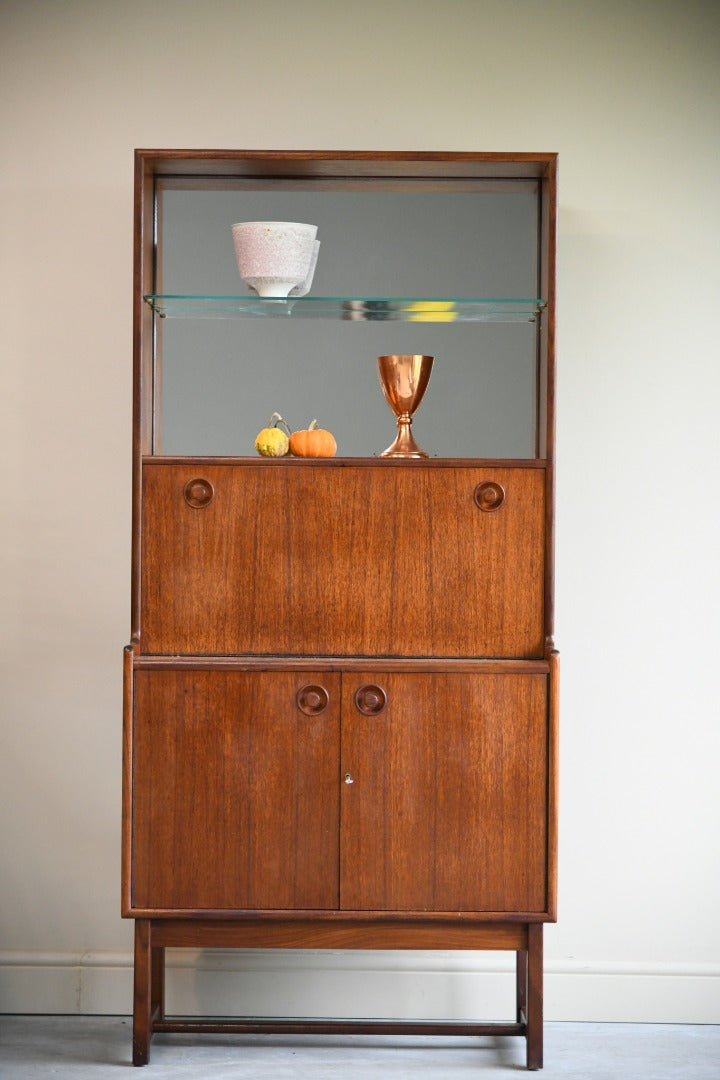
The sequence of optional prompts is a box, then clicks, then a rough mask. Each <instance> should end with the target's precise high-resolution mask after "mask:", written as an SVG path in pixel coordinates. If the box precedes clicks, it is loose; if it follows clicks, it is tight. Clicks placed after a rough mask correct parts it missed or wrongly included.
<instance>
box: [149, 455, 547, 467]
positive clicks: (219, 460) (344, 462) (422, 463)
mask: <svg viewBox="0 0 720 1080" xmlns="http://www.w3.org/2000/svg"><path fill="white" fill-rule="evenodd" d="M142 463H143V465H162V466H172V465H188V466H190V465H192V466H198V467H201V466H204V465H206V466H209V465H231V466H240V467H243V468H245V467H248V466H252V465H258V466H260V467H261V468H269V469H273V468H278V467H279V466H283V465H284V466H288V465H289V466H290V467H292V468H296V469H307V468H317V467H318V466H322V467H323V468H331V469H333V468H334V469H353V468H360V469H367V468H370V469H373V468H382V469H398V468H411V469H418V468H420V469H423V468H431V469H457V468H468V469H545V468H547V464H548V463H547V461H546V459H545V458H417V459H413V458H394V459H393V458H380V457H377V458H375V457H372V458H361V457H346V458H342V457H335V458H298V457H278V458H263V457H223V456H220V455H209V456H204V455H193V454H171V455H163V454H148V455H145V456H144V457H143V459H142Z"/></svg>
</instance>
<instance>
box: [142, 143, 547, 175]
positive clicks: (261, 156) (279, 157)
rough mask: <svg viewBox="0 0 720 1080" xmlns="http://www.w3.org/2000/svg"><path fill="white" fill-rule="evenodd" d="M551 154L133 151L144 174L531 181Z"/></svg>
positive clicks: (368, 151)
mask: <svg viewBox="0 0 720 1080" xmlns="http://www.w3.org/2000/svg"><path fill="white" fill-rule="evenodd" d="M557 159H558V155H557V153H555V152H552V153H514V152H513V153H510V152H508V153H505V152H499V151H488V152H477V151H457V152H438V151H404V150H403V151H376V150H183V149H136V150H135V161H136V164H137V165H138V166H139V167H140V168H141V169H142V171H143V172H144V173H146V174H150V175H155V176H172V175H174V174H178V173H184V174H190V175H203V174H208V173H210V174H212V175H215V176H223V175H225V176H265V175H271V176H297V175H300V176H306V177H324V176H334V177H337V176H340V177H342V176H347V177H352V176H368V177H371V176H375V177H430V178H447V179H452V178H473V177H477V178H481V179H484V178H488V179H497V178H504V177H508V178H518V179H537V178H542V177H544V176H547V175H549V174H550V173H551V172H552V171H553V170H554V169H555V167H556V164H557Z"/></svg>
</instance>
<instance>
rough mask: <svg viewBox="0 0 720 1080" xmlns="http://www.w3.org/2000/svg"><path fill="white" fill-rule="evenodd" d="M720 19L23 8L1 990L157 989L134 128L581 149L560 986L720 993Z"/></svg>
mask: <svg viewBox="0 0 720 1080" xmlns="http://www.w3.org/2000/svg"><path fill="white" fill-rule="evenodd" d="M719 43H720V6H718V5H717V4H715V3H712V2H708V3H697V2H684V3H677V2H662V0H656V2H653V0H648V2H642V0H639V2H634V3H627V2H614V0H604V2H603V3H597V2H586V0H576V2H570V0H567V2H560V0H555V2H541V0H491V2H487V3H483V2H481V0H444V3H443V4H438V3H428V2H425V0H396V2H392V0H389V2H388V0H385V2H378V0H365V2H364V3H363V4H358V5H357V6H351V5H350V4H342V3H335V2H329V0H328V2H327V3H323V2H318V0H309V2H306V3H303V4H299V3H290V2H286V0H276V2H274V3H272V4H270V3H267V4H259V5H255V4H250V3H244V2H238V0H235V2H229V0H206V2H205V3H203V4H197V3H195V2H193V3H190V2H187V0H173V2H166V3H160V2H154V0H143V2H140V0H122V2H119V3H118V2H115V3H112V2H109V0H64V2H62V3H57V2H54V0H14V2H13V0H11V2H6V3H4V4H3V5H2V7H1V8H0V48H1V49H2V54H1V55H0V114H1V117H2V120H1V128H0V129H1V131H2V142H1V144H0V154H1V155H2V169H1V175H0V214H2V229H1V232H0V237H1V239H0V259H1V260H2V262H1V271H2V280H1V282H0V311H1V313H2V314H1V316H0V339H1V350H2V351H1V362H2V377H3V390H2V396H1V397H0V405H1V408H2V412H3V423H2V438H3V442H4V447H3V454H4V456H3V474H2V509H3V529H2V548H3V559H4V564H3V571H2V589H3V594H4V596H3V601H2V613H3V623H4V640H3V646H2V658H3V666H4V671H3V674H2V686H1V690H0V708H1V710H2V752H1V753H0V799H1V800H2V806H3V815H2V823H1V825H0V830H1V832H0V867H1V870H0V873H1V874H2V903H1V904H0V1008H2V1009H5V1010H10V1011H13V1010H15V1011H17V1010H28V1011H29V1010H33V1009H37V1010H39V1011H42V1010H43V1009H48V1010H51V1011H75V1010H77V1011H89V1012H92V1011H103V1010H107V1011H126V1010H127V1009H128V1008H129V1001H130V997H129V989H130V979H129V966H128V963H129V949H130V942H131V926H130V924H128V923H123V922H121V920H120V918H119V906H120V901H119V839H120V834H119V822H120V805H119V804H120V693H121V678H120V676H121V648H122V645H123V643H124V642H125V641H126V639H127V637H128V632H129V631H128V625H129V614H128V583H129V538H130V468H129V467H130V390H131V355H130V354H131V318H130V316H131V224H132V222H131V206H132V150H133V148H134V147H136V146H145V147H151V146H177V147H246V148H255V147H257V148H283V147H285V148H292V147H297V148H333V147H337V148H350V149H352V148H362V149H376V148H377V149H384V148H398V149H403V148H404V149H411V150H423V149H427V150H442V149H453V150H464V149H467V150H476V149H485V150H500V149H502V150H557V151H559V153H560V162H561V164H560V185H561V186H560V191H561V199H560V248H559V296H560V333H559V414H558V462H559V475H558V521H557V557H558V575H557V587H558V588H557V592H558V596H557V638H558V642H559V645H560V647H561V650H562V653H563V675H564V682H563V693H562V762H561V763H562V787H561V798H562V801H561V844H560V857H561V877H560V922H559V924H558V926H557V927H553V928H550V929H548V931H547V948H546V952H547V970H548V982H547V996H548V1005H547V1011H548V1015H549V1016H551V1017H553V1018H560V1019H567V1018H595V1019H610V1018H615V1019H620V1020H630V1019H655V1020H679V1021H680V1020H705V1021H707V1020H711V1019H714V1020H715V1021H716V1022H717V1021H718V1020H720V1015H718V1009H717V1007H716V1006H713V994H714V1001H715V1002H717V1001H718V997H719V995H718V986H719V984H720V923H719V922H718V918H717V912H718V910H719V909H720V877H719V874H720V871H719V869H718V862H717V858H716V853H717V836H718V834H719V833H720V810H719V804H720V800H718V797H717V762H718V760H720V724H719V723H718V719H719V717H718V695H717V678H716V676H715V675H714V672H713V667H714V666H716V665H714V655H713V654H714V652H715V651H716V650H717V648H718V645H719V644H720V642H719V640H718V638H719V635H718V618H717V611H718V607H719V606H720V604H719V600H720V597H718V573H717V532H718V512H717V492H718V486H717V468H718V449H719V448H718V435H717V432H718V426H719V425H718V422H717V412H718V391H719V390H720V364H719V363H718V360H720V356H719V349H718V328H717V306H718V285H719V284H720V280H719V274H718V253H719V252H720V228H719V225H720V220H719V218H720V214H719V206H720V199H719V198H718V174H719V169H718V166H720V160H719V151H718V147H719V146H720V121H719V117H720V74H719V73H720V44H719ZM488 960H489V958H488V957H483V956H480V957H476V956H472V955H469V956H468V955H461V956H440V957H438V956H433V957H423V956H413V955H409V956H403V957H401V959H400V961H399V964H400V966H399V968H395V967H394V965H393V962H392V958H390V957H387V956H384V955H382V956H372V957H370V958H369V959H368V957H364V956H362V955H361V956H359V957H343V956H342V955H340V954H331V955H330V956H327V957H324V958H323V959H322V960H320V959H319V958H317V957H314V956H312V955H310V956H305V955H302V954H301V955H299V956H298V955H296V956H292V957H288V958H287V967H285V966H284V962H285V958H284V957H282V956H280V957H278V956H274V957H269V956H266V955H265V954H260V955H259V956H255V957H252V958H243V957H242V956H241V957H239V958H237V957H223V956H220V957H219V958H218V957H215V958H214V959H213V958H211V957H209V956H207V955H205V956H202V957H199V958H195V957H194V956H193V955H189V956H185V957H184V958H183V964H182V965H181V966H177V967H176V968H174V969H173V975H172V977H173V980H174V981H173V986H174V987H175V988H176V990H175V992H176V993H177V994H178V995H179V999H180V1000H181V1001H182V1003H183V1004H184V1005H185V1006H186V1007H187V1006H189V1007H193V1006H194V1004H195V1003H196V1002H198V1001H199V1003H200V1005H201V1006H202V1005H204V1004H208V1007H210V1008H215V1009H218V1008H221V1009H223V1008H224V1009H225V1010H227V1009H228V1007H235V1006H236V1005H237V1006H238V1007H240V1008H246V1009H249V1011H262V1009H263V1008H272V1007H273V1003H274V1004H275V1006H276V1007H277V1008H278V1009H279V1011H291V1012H298V1011H299V1012H301V1013H311V1012H312V1011H313V1010H315V1009H317V1010H318V1011H323V1010H326V1011H331V1010H333V1009H335V1008H337V1009H339V1010H340V1011H341V1012H343V1011H347V1012H351V1011H352V1010H353V1009H355V1010H357V1011H367V1009H368V1008H370V1009H372V1008H375V1007H377V1008H381V1007H383V1004H384V995H385V993H390V992H392V996H391V998H390V1000H389V1004H388V1005H387V1008H388V1009H389V1011H391V1012H392V1011H397V1004H396V1003H395V1004H393V1000H394V999H396V998H397V994H398V993H401V994H402V1000H403V1001H405V1003H406V1006H405V1007H406V1009H407V1011H408V1013H410V1014H413V1013H415V1014H417V1015H419V1014H422V1013H428V1012H438V1013H441V1014H442V1013H445V1014H447V1015H460V1014H463V1013H468V1012H482V1013H485V1014H487V1015H490V1014H492V1013H493V1011H494V1009H495V1008H496V1006H495V1005H494V1003H493V1001H494V998H493V995H494V993H495V990H496V989H497V990H500V991H502V994H505V993H506V991H507V990H508V988H509V986H510V976H509V975H508V974H507V967H506V965H505V961H504V960H503V959H501V958H498V959H497V963H495V961H494V960H493V963H492V964H489V963H488ZM213 966H214V967H215V968H219V970H206V969H212V968H213ZM238 968H241V969H243V968H244V969H245V970H246V971H247V974H246V978H245V982H244V984H243V985H244V987H245V990H243V991H240V990H239V989H238V983H237V977H236V974H235V972H236V970H237V969H238ZM200 969H202V970H200ZM393 970H395V971H396V972H397V973H396V974H394V975H393V974H391V972H392V971H393ZM419 972H424V973H425V974H424V975H422V976H421V975H419ZM224 989H227V992H228V998H227V999H226V1001H225V1002H224V1003H223V1002H222V1000H221V999H220V997H219V995H220V991H221V990H224ZM242 993H246V994H247V995H249V997H248V999H247V1000H246V999H242V998H241V995H242ZM183 995H184V996H183ZM343 995H345V997H344V1000H343ZM393 996H394V997H393ZM376 1002H378V1003H379V1004H378V1005H377V1006H376V1005H375V1003H376ZM368 1003H369V1004H368Z"/></svg>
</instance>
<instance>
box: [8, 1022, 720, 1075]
mask: <svg viewBox="0 0 720 1080" xmlns="http://www.w3.org/2000/svg"><path fill="white" fill-rule="evenodd" d="M131 1030H132V1027H131V1022H130V1019H129V1017H122V1016H119V1017H115V1016H85V1017H79V1016H68V1017H64V1016H0V1077H2V1078H3V1080H41V1078H43V1080H44V1078H46V1077H57V1078H59V1080H106V1078H110V1077H115V1078H117V1076H118V1075H119V1070H121V1069H127V1070H128V1071H129V1070H131V1069H132V1065H131ZM524 1045H525V1044H524V1040H521V1039H517V1038H512V1039H507V1038H506V1039H501V1038H492V1039H465V1038H462V1039H459V1038H452V1037H445V1038H434V1037H433V1038H429V1037H426V1038H420V1037H407V1036H406V1037H402V1038H397V1037H375V1036H359V1035H354V1036H319V1035H318V1036H287V1035H286V1036H274V1035H273V1036H268V1035H264V1036H241V1035H236V1036H225V1035H202V1036H196V1035H193V1036H189V1035H161V1036H160V1035H158V1036H155V1038H154V1039H153V1043H152V1054H151V1059H150V1065H149V1066H148V1067H147V1068H146V1069H145V1070H137V1071H136V1072H135V1071H134V1070H133V1071H134V1074H135V1075H136V1076H137V1077H138V1078H140V1077H147V1080H171V1078H172V1080H188V1078H190V1077H192V1080H206V1078H207V1080H231V1078H232V1080H284V1078H285V1077H293V1078H301V1080H333V1078H342V1080H364V1078H373V1080H378V1078H380V1077H385V1076H388V1077H393V1078H396V1080H411V1078H412V1080H418V1078H419V1080H455V1078H456V1077H457V1080H461V1078H462V1077H471V1076H477V1077H482V1078H483V1080H508V1078H509V1077H512V1076H518V1075H519V1074H522V1073H524V1072H525V1069H524V1064H523V1063H524ZM538 1075H539V1076H542V1077H543V1078H544V1080H570V1078H572V1080H720V1026H709V1025H708V1026H702V1025H695V1026H690V1025H688V1026H681V1025H664V1024H663V1025H660V1024H658V1025H655V1024H570V1023H568V1024H546V1025H545V1068H544V1070H543V1072H542V1073H540V1074H538Z"/></svg>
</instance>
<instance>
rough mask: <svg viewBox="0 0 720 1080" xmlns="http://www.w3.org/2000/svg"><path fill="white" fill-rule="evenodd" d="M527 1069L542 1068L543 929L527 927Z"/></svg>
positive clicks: (537, 924)
mask: <svg viewBox="0 0 720 1080" xmlns="http://www.w3.org/2000/svg"><path fill="white" fill-rule="evenodd" d="M527 1067H528V1069H542V1067H543V928H542V923H530V925H529V926H528V951H527Z"/></svg>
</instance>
